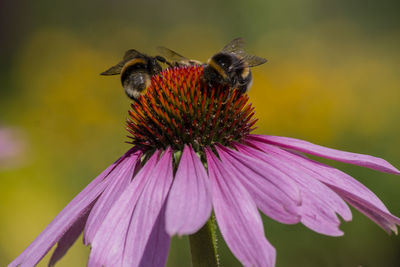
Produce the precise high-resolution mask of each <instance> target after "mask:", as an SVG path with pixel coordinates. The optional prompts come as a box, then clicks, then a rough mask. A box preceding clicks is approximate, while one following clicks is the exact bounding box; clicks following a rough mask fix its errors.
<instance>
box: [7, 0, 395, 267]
mask: <svg viewBox="0 0 400 267" xmlns="http://www.w3.org/2000/svg"><path fill="white" fill-rule="evenodd" d="M399 13H400V2H399V1H398V0H393V1H386V0H384V1H372V0H365V1H353V0H350V1H348V0H337V1H330V0H301V1H299V0H284V1H262V0H252V1H241V0H225V1H215V0H203V1H193V2H192V1H184V0H174V1H161V0H149V1H123V0H116V1H109V0H97V1H74V0H72V1H71V0H70V1H66V0H60V1H51V0H38V1H28V0H20V1H1V2H0V31H1V32H0V38H1V40H0V81H1V82H0V128H1V131H2V133H1V134H0V135H2V136H6V140H8V141H7V144H8V145H9V148H8V150H7V151H8V152H7V153H8V154H7V153H6V155H7V156H6V157H3V158H1V157H0V266H5V265H6V264H7V263H9V262H10V261H11V260H12V259H13V258H15V257H16V256H17V255H18V254H19V253H21V252H22V251H23V249H24V248H25V247H26V246H27V245H28V244H29V243H30V242H31V241H32V240H33V239H34V238H35V237H36V236H37V235H38V234H39V233H40V232H41V231H42V229H43V228H44V227H45V226H46V225H47V224H48V223H49V222H50V221H51V220H52V219H53V218H54V217H55V215H56V214H57V213H58V212H59V211H60V210H61V209H62V208H63V207H64V206H65V205H66V204H67V203H68V202H69V201H70V200H71V199H72V198H73V196H75V195H76V194H77V193H78V192H79V191H81V190H82V189H83V188H84V187H85V186H86V185H87V184H88V183H89V181H90V180H91V179H92V178H94V177H95V176H96V175H97V174H98V173H100V172H101V171H102V170H103V169H105V168H106V167H107V166H108V165H109V164H111V163H112V162H113V161H114V160H115V159H117V158H118V157H119V156H120V155H122V153H124V152H125V151H126V150H127V149H128V148H129V145H128V144H126V143H124V142H125V141H127V138H126V135H127V132H126V131H125V129H124V122H125V119H126V117H127V110H128V107H129V100H128V98H127V97H125V94H124V92H123V90H122V88H121V86H120V81H119V79H118V78H117V77H103V76H99V73H100V72H102V71H104V70H105V69H107V68H108V67H109V66H111V65H113V64H115V63H117V62H118V61H119V60H120V58H121V56H122V54H123V53H124V51H125V50H127V49H129V48H135V49H138V50H139V51H143V52H147V53H150V54H154V53H156V50H155V49H154V48H155V47H156V46H158V45H163V46H167V47H169V48H171V49H174V50H176V51H178V52H180V53H182V54H183V55H186V56H188V57H191V58H196V59H199V60H206V59H207V58H208V57H209V56H210V55H212V54H213V53H215V52H217V51H218V50H219V49H220V48H222V47H223V46H224V45H225V44H226V43H227V42H228V41H230V40H231V39H233V38H235V37H238V36H242V37H244V38H245V39H246V40H247V48H248V51H249V52H251V53H254V54H256V55H259V56H263V57H266V58H268V59H269V62H268V63H267V64H265V65H262V66H260V67H257V68H255V69H254V71H253V73H254V84H253V87H252V89H251V91H250V93H249V94H250V99H251V101H252V102H253V104H254V105H255V107H256V115H257V116H258V118H259V122H258V129H257V132H258V133H263V134H272V135H283V136H291V137H296V138H301V139H306V140H309V141H312V142H315V143H318V144H322V145H325V146H330V147H334V148H339V149H343V150H348V151H354V152H360V153H368V154H373V155H376V156H380V157H384V158H385V159H387V160H389V161H390V162H392V163H393V164H394V165H396V166H397V167H400V149H399V148H400V138H399V135H400V127H399V122H400V107H399V100H400V49H399V47H400V17H399ZM3 149H4V150H5V148H3ZM329 163H330V164H333V165H334V166H336V167H339V168H340V169H342V170H344V171H346V172H348V173H350V174H351V175H353V176H354V177H356V178H357V179H359V180H360V181H361V182H362V183H364V184H365V185H367V186H369V187H370V188H371V189H373V190H374V192H376V194H377V195H378V196H379V197H380V198H381V199H382V200H383V201H384V202H385V203H386V204H387V206H388V207H389V209H390V210H391V211H392V212H393V213H394V214H396V215H400V195H399V191H400V190H399V189H400V179H399V177H396V176H394V175H389V174H381V173H378V172H375V171H372V170H365V169H362V168H360V167H354V166H349V165H346V164H339V163H334V162H329ZM264 221H265V231H266V235H267V236H268V239H269V240H270V241H271V243H272V244H273V245H274V246H275V247H276V249H277V266H278V267H284V266H363V267H367V266H400V237H398V236H388V235H387V234H386V233H385V232H384V231H382V230H381V229H380V228H379V227H377V226H376V225H375V224H374V223H372V222H371V221H369V220H368V219H367V218H366V217H364V216H363V215H361V214H360V213H358V212H357V211H354V218H353V221H352V222H350V223H345V224H343V225H342V227H341V228H342V230H344V231H345V233H346V234H345V235H344V236H343V237H338V238H333V237H326V236H322V235H319V234H316V233H314V232H312V231H310V230H308V229H306V228H305V227H303V226H301V225H295V226H293V225H282V224H279V223H276V222H274V221H272V220H270V219H268V218H264ZM219 244H220V252H221V261H222V266H240V264H239V263H238V262H237V261H236V260H235V259H234V257H233V256H232V254H231V253H230V252H229V250H228V249H227V248H226V245H225V244H224V242H223V241H222V239H221V242H220V243H219ZM88 253H89V248H87V247H84V246H83V245H82V242H81V239H79V241H78V242H77V243H76V244H75V245H74V247H73V248H72V249H71V250H70V251H69V253H68V254H67V255H66V256H65V257H64V258H63V259H62V260H61V261H60V262H59V263H58V266H84V265H85V264H86V262H87V256H88ZM48 259H49V256H47V257H46V258H45V259H44V260H42V262H41V263H40V264H39V266H46V265H47V262H48ZM168 266H190V254H189V249H188V243H187V239H186V238H174V239H173V242H172V246H171V251H170V255H169V261H168Z"/></svg>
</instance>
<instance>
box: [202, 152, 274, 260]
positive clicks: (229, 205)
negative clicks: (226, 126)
mask: <svg viewBox="0 0 400 267" xmlns="http://www.w3.org/2000/svg"><path fill="white" fill-rule="evenodd" d="M206 156H207V164H208V171H209V176H210V182H211V190H212V198H213V205H214V211H215V216H216V219H217V222H218V226H219V229H220V230H221V233H222V235H223V237H224V239H225V241H226V243H227V245H228V247H229V248H230V249H231V251H232V252H233V254H234V255H235V256H236V257H237V258H238V259H239V260H240V262H241V263H242V264H243V265H245V266H271V267H272V266H274V265H275V249H274V248H273V247H272V246H271V244H270V243H269V242H268V241H267V239H266V238H265V236H264V229H263V224H262V221H261V217H260V214H259V213H258V211H257V208H256V205H255V203H254V202H253V200H252V198H251V196H250V194H249V193H248V192H247V191H246V189H245V188H244V187H243V186H242V185H241V183H239V182H238V181H237V180H236V175H235V173H232V172H231V171H230V170H229V169H226V168H225V167H224V165H223V164H222V163H221V162H220V161H219V160H218V159H217V158H216V156H215V155H214V154H213V152H212V151H210V150H206Z"/></svg>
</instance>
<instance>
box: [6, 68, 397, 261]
mask: <svg viewBox="0 0 400 267" xmlns="http://www.w3.org/2000/svg"><path fill="white" fill-rule="evenodd" d="M202 73H203V67H202V66H193V67H180V68H173V69H167V70H165V71H163V72H162V73H160V74H159V75H156V76H154V77H153V79H152V84H151V86H150V88H149V89H148V90H147V92H146V93H145V94H144V95H143V96H141V97H140V98H139V99H138V100H137V101H136V102H135V103H133V104H132V109H131V111H130V112H129V114H130V117H129V120H128V123H127V129H128V131H129V133H130V134H131V136H130V138H131V140H130V142H131V143H132V145H133V147H132V148H131V149H130V150H129V151H128V152H126V153H125V154H124V155H123V156H122V157H121V158H120V159H118V160H117V161H116V162H115V163H114V164H112V165H111V166H110V167H108V168H107V169H106V170H105V171H104V172H103V173H101V174H100V175H99V176H98V177H97V178H96V179H94V180H93V181H92V182H91V183H90V184H89V185H88V186H87V187H86V188H85V189H84V190H83V191H82V192H81V193H79V194H78V195H77V196H76V197H75V198H74V199H73V200H72V201H71V202H70V203H69V204H68V205H67V206H66V207H65V208H64V209H63V210H62V211H61V212H60V213H59V214H58V215H57V217H56V218H55V219H54V220H53V221H52V222H51V223H50V224H49V225H48V226H47V227H46V229H45V230H44V231H43V232H42V233H41V234H40V235H39V236H38V237H37V238H36V239H35V240H34V241H33V243H32V244H31V245H30V246H29V247H28V248H27V249H26V250H25V251H24V252H23V253H22V254H21V255H19V256H18V257H17V258H16V259H15V260H14V261H13V262H12V263H11V264H10V265H9V266H33V265H35V264H37V263H38V262H39V261H40V259H41V258H42V257H43V256H44V255H45V254H46V253H47V252H48V251H49V250H50V248H51V247H52V246H54V245H55V244H56V243H57V247H56V249H55V251H54V253H53V255H52V257H51V259H50V263H49V265H53V264H55V263H56V261H57V260H59V259H60V258H61V257H62V256H63V255H64V254H65V253H66V251H67V250H68V249H69V247H70V246H71V245H72V244H73V243H74V242H75V240H76V239H77V238H78V236H79V235H80V234H81V233H82V231H83V232H84V243H85V244H86V245H91V252H90V256H89V262H88V266H164V265H165V264H166V261H167V256H168V250H169V243H170V237H171V236H173V235H176V234H177V235H190V243H191V249H192V254H193V258H194V260H193V261H194V263H195V266H197V265H196V264H198V265H200V264H201V263H199V262H201V261H203V263H204V264H206V265H208V266H217V265H218V259H217V257H216V256H215V247H214V245H215V238H214V232H213V227H214V223H215V222H216V225H218V227H219V230H220V231H221V233H222V236H223V238H224V240H225V241H226V243H227V245H228V247H229V248H230V249H231V251H232V253H233V254H234V255H235V256H236V258H237V259H238V260H239V261H240V262H241V263H242V264H243V265H245V266H274V265H275V249H274V247H273V246H272V245H271V244H270V243H269V242H268V240H267V239H266V237H265V234H264V228H263V224H262V220H261V217H260V214H259V211H258V209H259V210H260V211H262V212H263V213H264V214H265V215H267V216H268V217H270V218H272V219H274V220H276V221H279V222H281V223H285V224H296V223H299V222H300V223H302V224H304V225H305V226H307V227H308V228H310V229H312V230H314V231H316V232H318V233H321V234H325V235H330V236H339V235H342V234H343V233H342V231H341V230H340V229H339V225H340V220H339V218H338V215H339V216H340V217H341V218H343V219H344V220H345V221H350V220H351V218H352V214H351V211H350V209H349V206H348V204H350V205H351V206H353V207H354V208H356V209H358V210H359V211H360V212H362V213H364V214H365V215H366V216H368V217H369V218H370V219H371V220H373V221H374V222H375V223H377V224H378V225H379V226H380V227H382V228H383V229H384V230H386V231H387V232H388V233H391V232H392V231H393V232H396V231H397V230H396V225H399V224H400V219H399V218H397V217H395V216H393V215H392V214H391V213H390V212H389V211H388V209H387V208H386V207H385V206H384V204H383V203H382V202H381V201H380V200H379V198H378V197H377V196H375V194H373V193H372V192H371V191H370V190H369V189H368V188H366V187H365V186H363V185H362V184H361V183H359V182H358V181H356V180H355V179H353V178H352V177H350V176H349V175H347V174H345V173H343V172H341V171H340V170H337V169H335V168H332V167H330V166H327V165H324V164H322V163H319V162H316V161H314V160H311V159H309V158H307V157H306V156H305V155H304V154H303V153H306V154H311V155H316V156H320V157H324V158H328V159H333V160H337V161H342V162H345V163H350V164H355V165H359V166H363V167H367V168H371V169H374V170H378V171H382V172H387V173H393V174H400V172H399V171H398V170H397V169H396V168H395V167H393V166H392V165H390V164H389V163H388V162H386V161H385V160H383V159H380V158H376V157H372V156H369V155H361V154H355V153H349V152H343V151H339V150H335V149H330V148H325V147H322V146H318V145H315V144H312V143H309V142H306V141H302V140H297V139H293V138H288V137H278V136H268V135H253V134H251V131H252V130H253V129H254V125H255V123H256V119H255V118H254V108H253V107H252V106H251V104H250V103H249V102H248V96H247V95H246V94H241V95H240V94H238V93H237V91H236V90H235V89H233V88H226V87H217V88H211V87H209V86H208V85H207V84H206V83H204V82H203V80H202ZM204 240H205V241H204ZM204 242H205V244H204ZM209 244H210V245H209ZM208 245H209V246H208ZM207 246H208V247H207ZM199 251H200V252H199ZM210 251H211V252H210ZM201 253H204V254H203V257H202V256H199V255H202V254H201ZM210 254H211V256H210V257H208V256H209V255H210ZM203 266H205V265H203Z"/></svg>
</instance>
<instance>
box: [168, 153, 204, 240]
mask: <svg viewBox="0 0 400 267" xmlns="http://www.w3.org/2000/svg"><path fill="white" fill-rule="evenodd" d="M209 187H210V185H209V180H208V176H207V173H206V170H205V169H204V167H203V164H202V163H201V161H200V159H199V158H198V156H197V155H196V153H195V152H194V150H193V149H192V148H191V147H190V146H185V148H184V150H183V153H182V156H181V160H180V162H179V167H178V170H177V172H176V174H175V179H174V182H173V184H172V187H171V191H170V193H169V196H168V202H167V210H166V229H167V232H168V234H169V235H170V236H172V235H174V234H178V235H184V234H193V233H195V232H197V231H198V230H199V229H200V228H201V227H202V226H203V225H204V224H205V223H206V221H207V220H208V218H209V217H210V215H211V209H212V204H211V195H210V188H209Z"/></svg>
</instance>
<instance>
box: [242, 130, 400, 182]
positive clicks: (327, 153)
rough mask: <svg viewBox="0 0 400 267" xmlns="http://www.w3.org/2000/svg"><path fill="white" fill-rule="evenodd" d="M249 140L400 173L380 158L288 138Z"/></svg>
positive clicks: (253, 137) (267, 136) (382, 170)
mask: <svg viewBox="0 0 400 267" xmlns="http://www.w3.org/2000/svg"><path fill="white" fill-rule="evenodd" d="M249 138H251V139H254V140H257V141H261V142H265V143H269V144H273V145H277V146H280V147H284V148H289V149H293V150H297V151H300V152H304V153H308V154H312V155H316V156H320V157H324V158H327V159H333V160H337V161H342V162H345V163H350V164H355V165H358V166H362V167H366V168H371V169H374V170H377V171H381V172H387V173H393V174H400V171H399V170H398V169H396V168H395V167H393V166H392V165H391V164H390V163H389V162H387V161H386V160H384V159H381V158H376V157H373V156H370V155H364V154H357V153H351V152H345V151H340V150H336V149H332V148H327V147H323V146H319V145H315V144H312V143H309V142H307V141H303V140H299V139H294V138H289V137H281V136H270V135H249Z"/></svg>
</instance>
